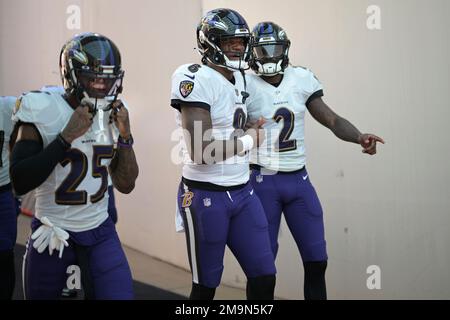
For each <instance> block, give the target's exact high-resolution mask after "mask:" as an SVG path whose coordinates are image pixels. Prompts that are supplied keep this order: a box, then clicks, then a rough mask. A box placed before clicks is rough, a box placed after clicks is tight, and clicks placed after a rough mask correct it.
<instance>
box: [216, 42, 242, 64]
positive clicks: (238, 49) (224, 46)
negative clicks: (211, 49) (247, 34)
mask: <svg viewBox="0 0 450 320" xmlns="http://www.w3.org/2000/svg"><path fill="white" fill-rule="evenodd" d="M220 49H221V50H222V51H223V52H224V53H225V54H226V56H227V57H228V59H230V60H239V59H242V57H243V56H244V53H245V40H244V38H225V39H223V40H221V42H220Z"/></svg>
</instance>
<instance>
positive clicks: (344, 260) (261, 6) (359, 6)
mask: <svg viewBox="0 0 450 320" xmlns="http://www.w3.org/2000/svg"><path fill="white" fill-rule="evenodd" d="M203 3H204V7H203V9H204V10H209V9H212V8H215V7H229V8H234V9H236V10H238V11H239V12H240V13H241V14H242V15H243V16H244V17H245V18H246V19H247V21H248V23H249V24H250V25H251V26H253V25H255V24H256V23H257V22H259V21H262V20H272V21H275V22H278V23H279V24H280V25H282V26H283V27H284V28H285V29H286V31H287V33H288V36H289V37H290V38H291V40H292V46H291V55H290V56H291V61H292V62H293V63H294V64H297V65H303V66H308V67H309V68H311V69H312V70H313V71H314V72H315V73H316V74H317V76H318V77H319V79H320V80H321V81H322V82H323V84H324V87H325V97H324V99H325V101H326V102H328V103H329V105H330V106H331V107H332V108H333V109H334V110H335V111H336V112H337V113H339V114H340V115H342V116H344V117H346V118H348V119H349V120H351V121H352V122H353V123H354V124H355V125H357V127H358V128H360V129H361V130H362V131H369V132H373V133H376V134H379V135H380V136H382V137H383V138H385V139H386V141H387V144H386V145H385V146H382V147H380V148H379V154H378V155H376V156H375V157H368V156H366V155H363V154H361V153H360V148H359V147H358V146H356V145H352V144H348V143H344V142H342V141H339V140H337V139H336V138H335V137H334V136H333V134H332V133H331V132H328V131H327V129H325V128H324V127H322V126H320V124H318V123H317V122H315V121H314V120H313V119H312V118H311V117H310V116H309V115H308V117H307V120H306V136H307V140H306V144H307V152H308V168H309V173H310V177H311V179H312V182H313V184H314V185H315V188H316V190H317V192H318V194H319V197H320V199H321V201H322V205H323V208H324V212H325V228H326V238H327V241H328V252H329V258H330V259H329V267H328V272H327V280H328V293H329V297H330V298H343V299H347V298H355V299H373V298H388V299H391V298H446V299H448V298H450V273H449V272H448V265H449V263H450V253H449V250H448V249H447V245H448V243H450V233H449V232H448V230H449V227H450V209H449V207H450V197H449V195H450V192H449V187H448V181H449V180H450V169H449V165H448V164H449V163H450V148H449V146H450V138H449V135H448V134H447V128H448V119H449V117H450V108H449V100H450V93H449V87H450V62H449V61H450V60H449V56H450V22H449V19H448V17H449V16H450V2H449V1H447V0H430V1H425V0H397V1H388V0H375V1H365V0H340V1H335V0H320V1H313V0H280V1H258V0H247V1H239V0H224V1H220V0H204V1H203ZM369 5H378V6H379V8H380V9H381V30H374V31H370V30H368V29H367V27H366V20H367V18H368V16H369V15H368V14H366V10H367V7H368V6H369ZM227 262H228V264H230V266H231V267H229V268H228V270H227V271H226V272H225V275H224V280H225V281H227V282H230V283H232V282H234V281H235V280H236V278H240V279H241V276H240V275H241V273H240V271H239V268H238V266H237V265H236V263H235V262H234V258H231V257H228V260H227ZM369 265H378V266H379V267H380V268H381V290H368V289H367V287H366V279H367V277H368V276H369V275H368V274H366V268H367V267H368V266H369ZM277 267H278V279H277V294H278V295H279V296H282V297H288V298H302V293H301V287H302V286H303V281H302V277H303V270H302V268H301V267H300V264H299V254H298V252H297V250H296V247H295V244H294V241H293V239H292V238H291V236H290V234H289V231H288V229H287V228H286V226H283V227H282V230H281V235H280V253H279V257H278V260H277ZM230 269H231V270H230Z"/></svg>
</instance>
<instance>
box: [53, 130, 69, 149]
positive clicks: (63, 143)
mask: <svg viewBox="0 0 450 320" xmlns="http://www.w3.org/2000/svg"><path fill="white" fill-rule="evenodd" d="M56 140H58V142H59V144H60V145H61V146H62V147H63V148H64V150H68V149H70V147H71V146H72V145H71V144H70V143H68V142H67V141H66V139H64V138H63V136H62V135H61V133H60V134H58V135H57V136H56Z"/></svg>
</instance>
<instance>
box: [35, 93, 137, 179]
mask: <svg viewBox="0 0 450 320" xmlns="http://www.w3.org/2000/svg"><path fill="white" fill-rule="evenodd" d="M41 91H46V92H50V93H59V94H64V93H66V90H64V87H63V86H55V85H46V86H43V87H42V88H41ZM122 102H123V104H124V105H125V107H126V108H127V109H128V105H127V104H126V103H125V101H123V100H122ZM128 114H130V110H129V109H128ZM116 132H117V134H118V132H119V131H117V130H114V132H113V134H114V136H113V138H114V141H117V138H118V137H119V136H118V135H117V134H116ZM108 186H112V180H111V177H110V176H109V175H108Z"/></svg>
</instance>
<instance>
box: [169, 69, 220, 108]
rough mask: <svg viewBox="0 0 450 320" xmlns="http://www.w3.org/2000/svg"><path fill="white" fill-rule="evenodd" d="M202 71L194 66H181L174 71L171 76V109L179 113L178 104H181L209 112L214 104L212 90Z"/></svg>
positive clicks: (211, 85)
mask: <svg viewBox="0 0 450 320" xmlns="http://www.w3.org/2000/svg"><path fill="white" fill-rule="evenodd" d="M204 70H205V68H202V67H201V66H198V65H196V64H192V65H188V64H186V65H182V66H181V67H179V68H178V69H177V70H175V72H174V73H173V75H172V92H171V101H170V104H171V106H172V107H174V108H175V109H177V110H178V111H180V104H181V103H183V104H186V105H190V104H192V105H195V106H197V107H202V108H204V109H206V110H210V108H211V106H212V105H213V103H214V101H213V97H214V92H213V91H214V88H213V84H212V83H211V82H210V81H208V76H207V74H206V72H205V71H204Z"/></svg>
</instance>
